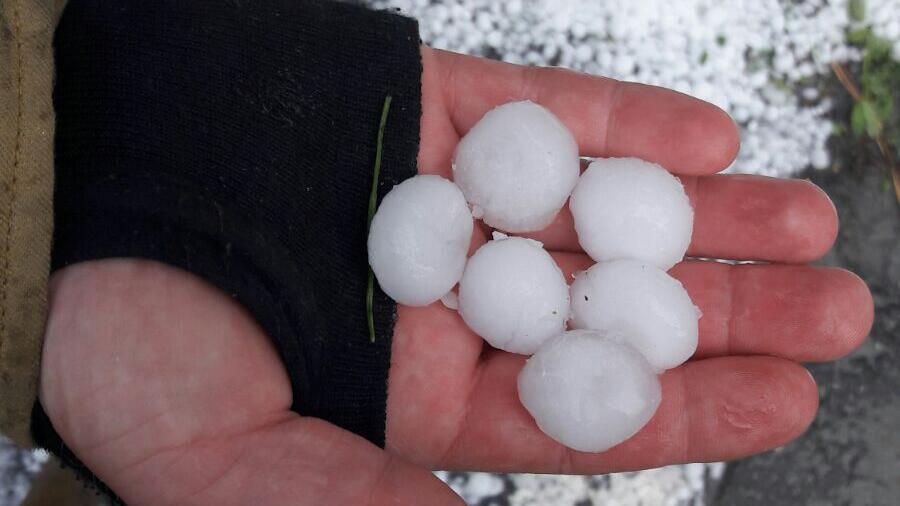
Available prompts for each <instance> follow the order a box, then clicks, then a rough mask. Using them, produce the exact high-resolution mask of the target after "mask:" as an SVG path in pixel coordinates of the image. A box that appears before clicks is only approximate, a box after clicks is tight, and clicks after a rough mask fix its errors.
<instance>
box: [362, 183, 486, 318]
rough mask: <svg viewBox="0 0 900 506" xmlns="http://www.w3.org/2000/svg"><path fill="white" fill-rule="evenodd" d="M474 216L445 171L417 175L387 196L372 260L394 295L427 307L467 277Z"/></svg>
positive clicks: (374, 231)
mask: <svg viewBox="0 0 900 506" xmlns="http://www.w3.org/2000/svg"><path fill="white" fill-rule="evenodd" d="M472 227H473V220H472V214H471V212H470V211H469V207H468V206H467V205H466V199H465V198H464V197H463V194H462V192H460V191H459V188H457V187H456V185H455V184H453V183H452V182H450V181H448V180H446V179H444V178H442V177H440V176H414V177H412V178H409V179H407V180H406V181H403V182H402V183H400V184H398V185H397V186H395V187H394V188H393V189H391V191H390V192H388V194H387V195H385V196H384V199H383V200H382V201H381V205H380V206H379V207H378V212H376V213H375V217H374V218H373V219H372V228H371V229H370V230H369V241H368V249H369V265H371V266H372V271H373V272H374V273H375V277H376V278H378V284H379V285H381V289H382V290H384V293H386V294H387V295H388V296H389V297H390V298H392V299H394V300H395V301H397V302H399V303H400V304H406V305H407V306H426V305H428V304H431V303H432V302H434V301H436V300H438V299H440V298H441V297H443V296H444V295H445V294H446V293H447V292H449V291H450V290H451V289H452V288H453V285H455V284H456V283H457V281H459V278H460V277H462V273H463V269H464V268H465V266H466V254H467V253H468V250H469V243H470V241H471V239H472Z"/></svg>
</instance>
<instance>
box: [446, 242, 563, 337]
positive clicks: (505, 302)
mask: <svg viewBox="0 0 900 506" xmlns="http://www.w3.org/2000/svg"><path fill="white" fill-rule="evenodd" d="M459 313H460V315H461V316H462V318H463V320H465V322H466V324H467V325H468V326H469V328H470V329H472V330H473V331H474V332H475V333H476V334H478V335H480V336H481V337H483V338H484V339H485V340H486V341H487V342H488V343H490V344H491V346H494V347H495V348H499V349H502V350H506V351H509V352H512V353H522V354H531V353H534V352H535V350H537V349H538V347H539V346H540V345H541V343H543V342H544V341H545V340H547V339H548V338H550V337H552V336H554V335H556V334H559V333H560V332H562V331H563V330H564V329H565V325H566V319H568V317H569V287H568V286H567V285H566V280H565V278H564V277H563V273H562V271H561V270H560V269H559V267H558V266H557V265H556V262H554V261H553V258H552V257H550V254H549V253H547V252H546V251H544V249H543V248H542V247H541V244H540V243H539V242H537V241H533V240H531V239H523V238H520V237H510V238H501V239H499V240H494V241H490V242H488V243H486V244H485V245H483V246H482V247H481V248H479V249H478V251H476V252H475V254H474V255H472V258H470V259H469V262H468V264H467V265H466V270H465V273H463V277H462V279H461V280H460V282H459Z"/></svg>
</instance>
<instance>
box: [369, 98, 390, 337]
mask: <svg viewBox="0 0 900 506" xmlns="http://www.w3.org/2000/svg"><path fill="white" fill-rule="evenodd" d="M390 110H391V96H390V95H388V96H386V97H384V106H382V108H381V122H380V123H379V124H378V142H377V144H375V168H374V169H372V192H371V193H370V194H369V218H368V221H367V222H366V232H367V233H368V230H369V228H371V226H372V218H373V217H375V209H376V207H377V206H378V176H379V175H380V174H381V153H382V143H383V142H384V125H385V124H386V123H387V118H388V111H390ZM374 299H375V273H374V272H372V267H369V279H368V281H367V282H366V320H367V321H368V323H369V341H371V342H373V343H374V342H375V315H374V314H373V312H372V303H373V301H374Z"/></svg>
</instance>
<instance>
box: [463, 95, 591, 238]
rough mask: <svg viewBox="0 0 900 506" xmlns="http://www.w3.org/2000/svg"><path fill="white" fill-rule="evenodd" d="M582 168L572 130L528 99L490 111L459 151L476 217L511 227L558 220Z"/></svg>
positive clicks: (532, 226)
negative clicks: (557, 215) (558, 214)
mask: <svg viewBox="0 0 900 506" xmlns="http://www.w3.org/2000/svg"><path fill="white" fill-rule="evenodd" d="M579 171H580V166H579V159H578V145H577V144H576V143H575V139H574V138H573V137H572V134H571V133H570V132H569V131H568V130H567V129H566V127H565V126H564V125H563V124H562V123H561V122H560V121H559V119H557V118H556V116H554V115H553V113H551V112H550V111H548V110H547V109H545V108H543V107H541V106H540V105H538V104H535V103H534V102H530V101H527V100H526V101H523V102H511V103H508V104H504V105H501V106H499V107H497V108H495V109H493V110H491V111H489V112H488V113H487V114H485V115H484V117H483V118H481V120H480V121H479V122H478V123H476V124H475V126H473V127H472V129H471V130H469V132H468V133H467V134H466V135H465V137H463V138H462V140H461V141H460V142H459V144H458V145H457V147H456V153H455V154H454V156H453V179H454V181H456V184H458V185H459V187H460V188H461V189H462V191H463V194H465V196H466V200H468V201H469V203H470V204H471V205H472V210H473V214H474V215H475V217H476V218H478V217H481V218H482V219H483V220H484V222H485V223H487V224H488V225H490V226H492V227H494V228H498V229H500V230H505V231H507V232H532V231H536V230H541V229H543V228H545V227H546V226H547V225H549V224H550V223H551V222H553V219H554V218H555V217H556V214H557V213H558V212H559V210H560V209H561V208H562V207H563V205H565V203H566V199H567V198H568V197H569V194H570V193H572V188H574V187H575V183H576V182H577V181H578V174H579Z"/></svg>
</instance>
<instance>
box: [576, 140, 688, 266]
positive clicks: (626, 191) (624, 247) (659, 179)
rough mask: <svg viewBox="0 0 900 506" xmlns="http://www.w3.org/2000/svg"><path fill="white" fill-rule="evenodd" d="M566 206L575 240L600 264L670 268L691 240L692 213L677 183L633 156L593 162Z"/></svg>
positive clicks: (655, 166) (681, 188)
mask: <svg viewBox="0 0 900 506" xmlns="http://www.w3.org/2000/svg"><path fill="white" fill-rule="evenodd" d="M569 207H570V208H571V210H572V216H573V217H574V218H575V230H576V232H577V233H578V241H579V242H580V243H581V246H582V248H584V251H585V252H586V253H587V254H588V255H590V257H591V258H593V259H594V260H596V261H598V262H603V261H609V260H620V259H628V258H631V259H636V260H642V261H644V262H647V263H650V264H653V265H656V266H657V267H660V268H662V269H669V268H671V267H672V266H673V265H675V264H676V263H677V262H679V261H680V260H681V259H682V258H683V257H684V253H685V251H687V247H688V244H689V243H690V241H691V231H692V229H693V222H694V212H693V209H692V208H691V203H690V201H689V200H688V197H687V195H686V194H685V192H684V187H682V185H681V182H680V181H679V180H678V179H677V178H676V177H675V176H673V175H672V174H670V173H669V172H667V171H666V170H665V169H663V168H662V167H660V166H659V165H656V164H654V163H650V162H645V161H643V160H639V159H637V158H603V159H598V160H596V161H594V162H592V163H591V164H590V165H589V166H588V169H587V170H586V171H585V172H584V174H583V175H582V176H581V178H580V179H579V180H578V185H577V186H576V187H575V191H574V192H572V199H571V201H570V202H569Z"/></svg>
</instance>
